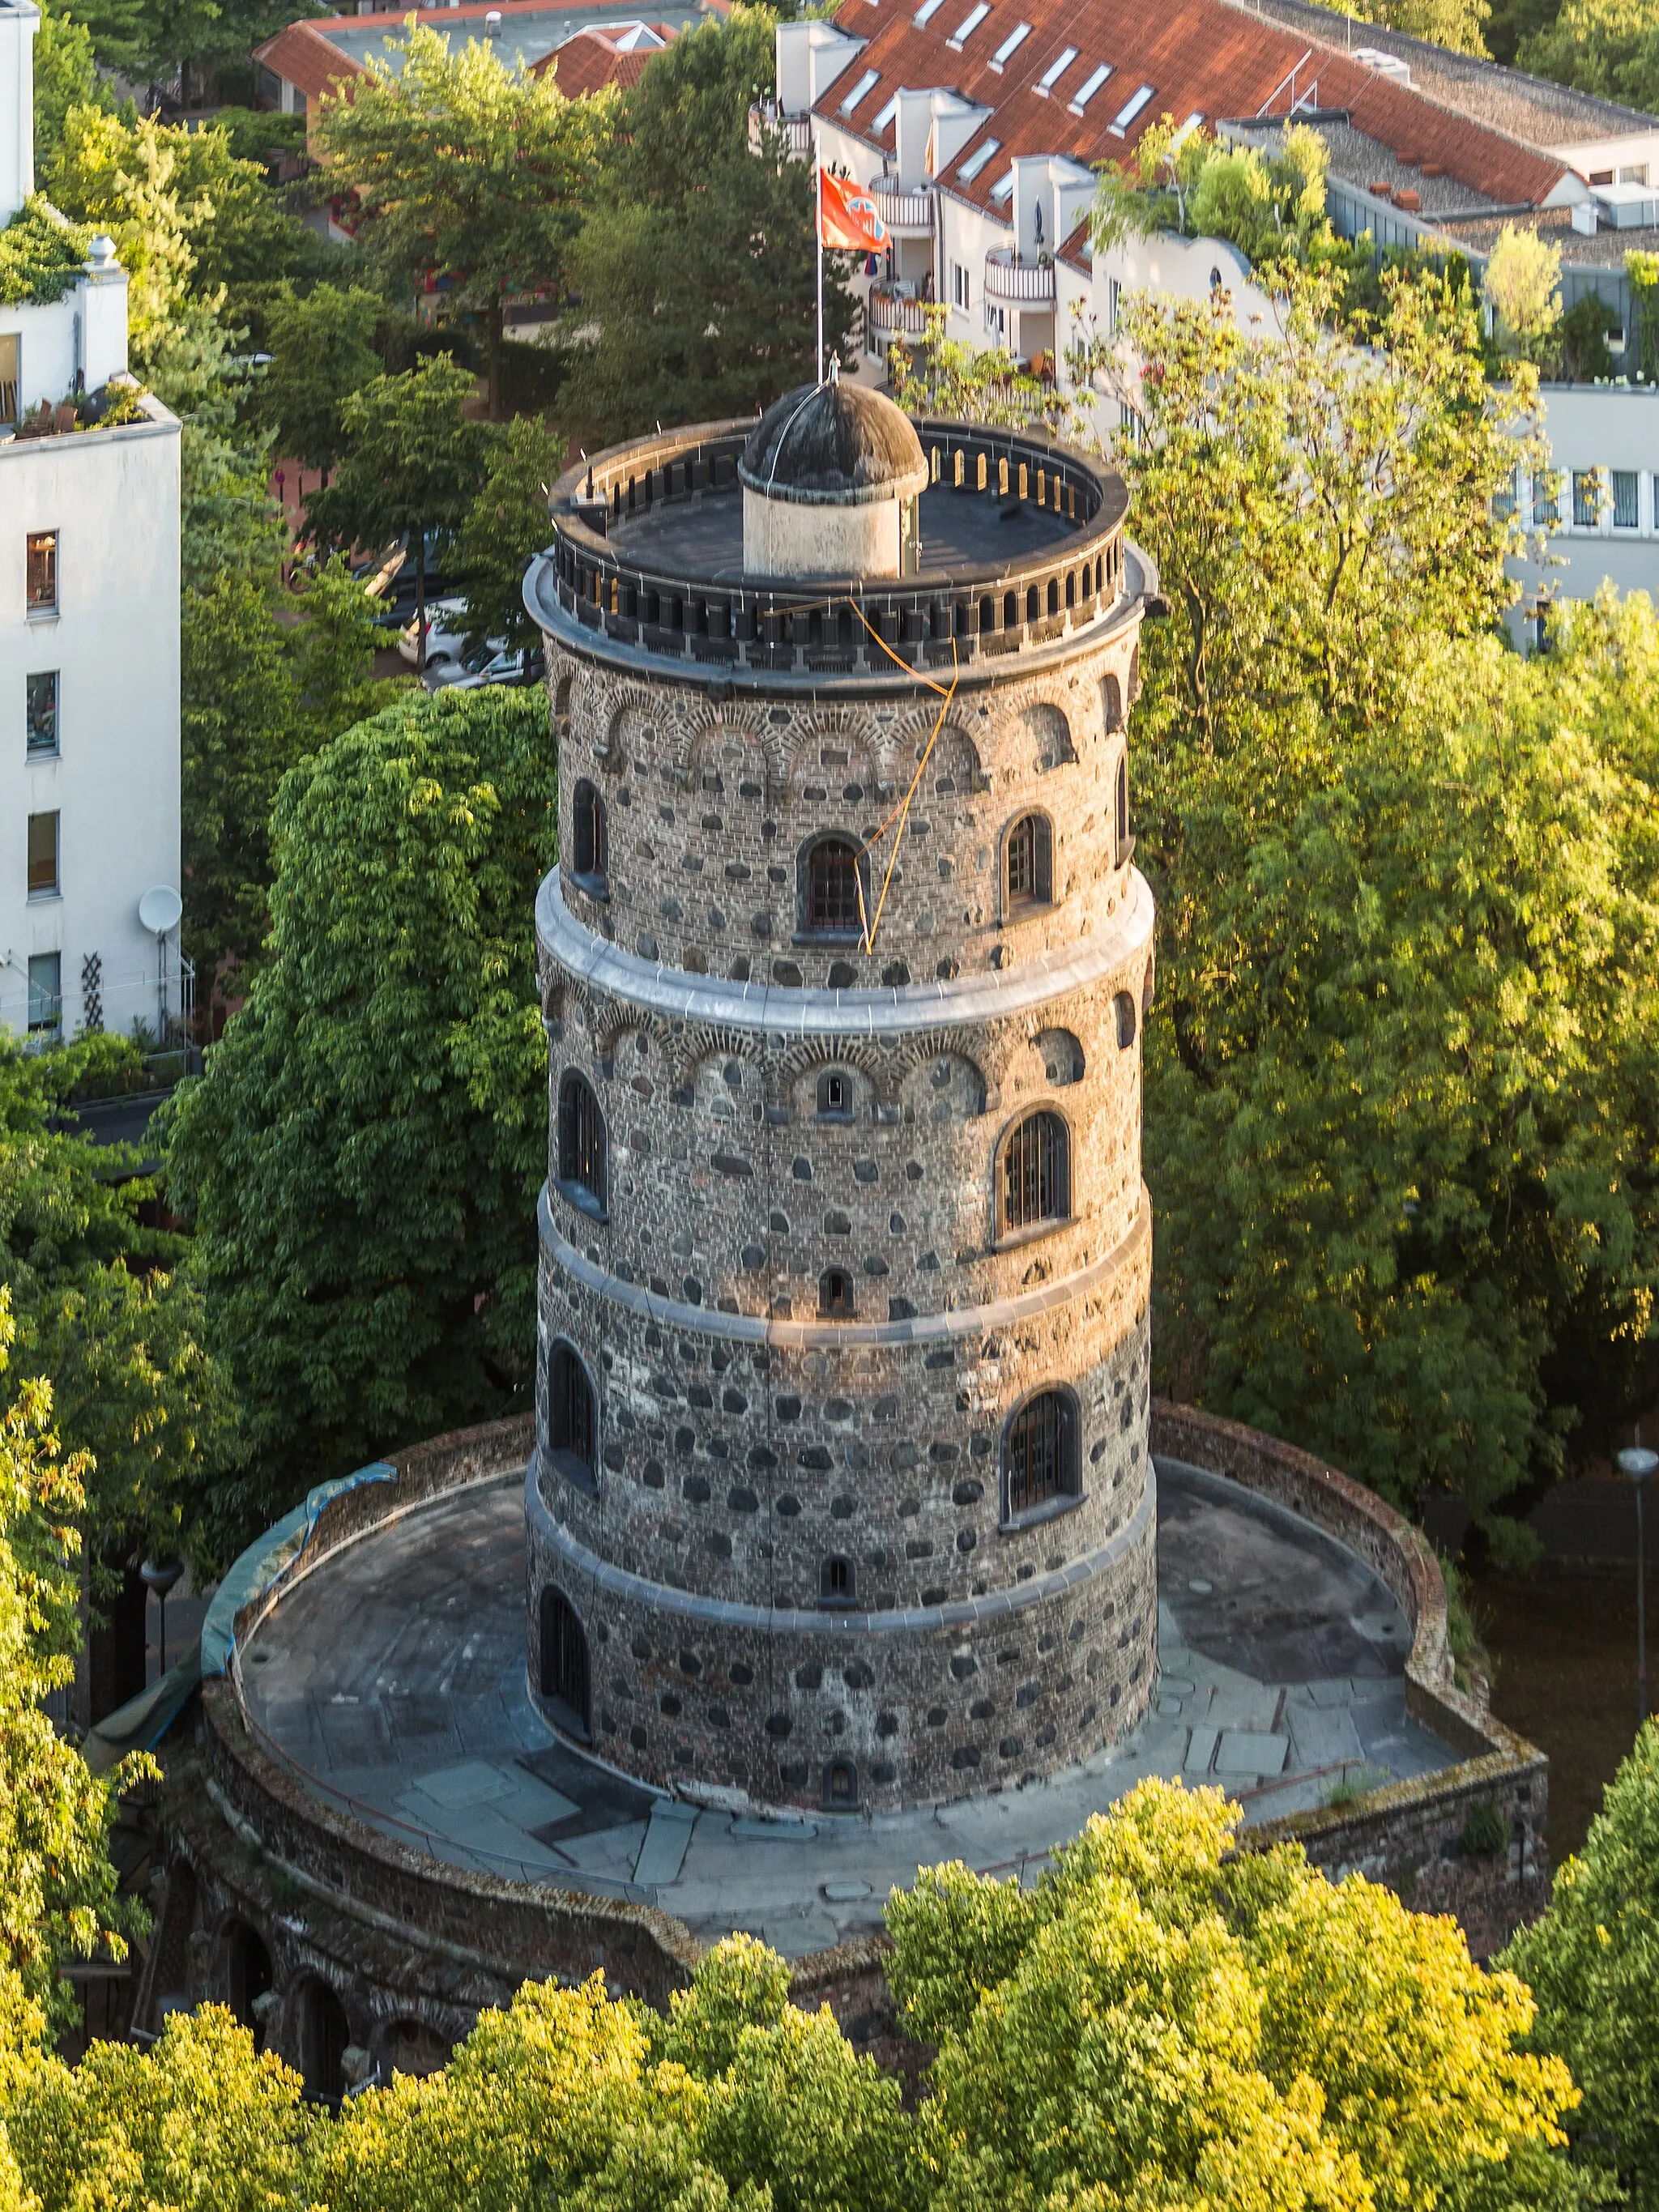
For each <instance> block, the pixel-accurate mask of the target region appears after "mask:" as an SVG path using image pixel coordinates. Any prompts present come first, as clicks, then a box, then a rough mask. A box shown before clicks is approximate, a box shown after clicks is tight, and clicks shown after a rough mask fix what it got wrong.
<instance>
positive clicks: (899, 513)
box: [738, 374, 927, 576]
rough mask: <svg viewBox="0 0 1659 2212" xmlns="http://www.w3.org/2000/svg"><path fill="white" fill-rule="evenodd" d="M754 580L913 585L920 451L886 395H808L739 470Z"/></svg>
mask: <svg viewBox="0 0 1659 2212" xmlns="http://www.w3.org/2000/svg"><path fill="white" fill-rule="evenodd" d="M738 478H739V480H740V482H741V483H742V485H743V565H744V571H745V573H746V574H750V575H751V576H900V575H914V574H915V572H916V570H917V568H919V567H920V565H921V529H920V526H919V513H920V509H919V506H918V502H919V501H920V499H921V493H922V489H923V487H924V486H925V485H926V483H927V460H926V458H925V457H924V455H923V453H922V450H921V441H920V440H919V439H918V438H917V436H916V434H915V430H914V429H913V428H912V427H911V425H910V422H909V421H908V417H907V416H904V415H903V414H902V413H901V412H900V410H899V409H898V408H896V406H895V405H894V404H893V403H892V401H891V400H890V399H886V398H883V396H882V395H881V393H880V392H867V391H865V390H863V389H862V388H860V386H857V385H853V384H843V383H842V382H841V380H840V379H839V377H838V376H836V375H835V374H831V377H830V380H829V382H828V383H827V384H817V385H811V384H809V385H805V386H801V387H800V388H799V390H797V391H794V392H787V393H786V394H785V396H784V397H783V398H781V399H779V400H775V401H774V402H773V404H772V405H771V406H770V407H769V408H768V409H767V410H766V412H765V414H764V415H763V416H762V417H761V419H760V421H759V422H758V423H757V425H756V426H755V432H754V435H753V436H752V437H751V438H750V441H749V443H748V445H747V446H746V447H745V448H744V454H743V458H742V459H741V460H740V461H739V462H738Z"/></svg>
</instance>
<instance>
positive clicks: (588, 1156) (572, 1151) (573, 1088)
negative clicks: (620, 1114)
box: [559, 1068, 605, 1220]
mask: <svg viewBox="0 0 1659 2212" xmlns="http://www.w3.org/2000/svg"><path fill="white" fill-rule="evenodd" d="M559 1187H560V1188H561V1189H562V1191H563V1192H564V1194H565V1196H566V1197H567V1198H568V1199H571V1200H574V1202H575V1203H576V1205H578V1206H580V1207H582V1209H583V1210H584V1212H588V1213H596V1214H598V1215H599V1218H600V1219H601V1220H603V1219H604V1218H605V1116H604V1115H603V1114H601V1113H600V1111H599V1100H598V1099H597V1098H596V1097H594V1096H593V1090H592V1085H591V1084H590V1083H589V1082H588V1080H587V1079H586V1076H582V1075H579V1074H578V1073H576V1071H575V1070H574V1068H572V1069H571V1070H570V1071H569V1072H568V1074H567V1075H566V1076H565V1078H564V1080H563V1081H562V1083H561V1084H560V1085H559Z"/></svg>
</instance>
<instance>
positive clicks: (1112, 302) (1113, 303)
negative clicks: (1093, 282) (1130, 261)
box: [1106, 276, 1123, 333]
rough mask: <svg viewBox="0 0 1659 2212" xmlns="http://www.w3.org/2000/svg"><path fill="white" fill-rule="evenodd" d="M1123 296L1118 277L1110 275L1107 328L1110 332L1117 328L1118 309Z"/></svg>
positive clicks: (1108, 280)
mask: <svg viewBox="0 0 1659 2212" xmlns="http://www.w3.org/2000/svg"><path fill="white" fill-rule="evenodd" d="M1122 297H1123V295H1122V292H1121V289H1119V285H1118V281H1117V279H1116V277H1115V276H1109V277H1108V278H1107V279H1106V329H1107V331H1108V333H1110V332H1112V331H1115V330H1116V328H1117V318H1118V310H1119V307H1120V306H1121V301H1122Z"/></svg>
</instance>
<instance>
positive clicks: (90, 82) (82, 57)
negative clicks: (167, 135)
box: [34, 0, 137, 177]
mask: <svg viewBox="0 0 1659 2212" xmlns="http://www.w3.org/2000/svg"><path fill="white" fill-rule="evenodd" d="M118 106H119V103H118V100H117V99H116V96H115V93H114V91H113V89H112V87H111V85H110V83H109V81H108V79H107V78H106V77H104V76H100V74H99V70H98V63H97V59H96V57H95V56H94V52H93V45H92V33H91V32H90V31H89V30H88V28H87V27H86V24H85V22H84V21H82V19H81V18H80V17H79V16H78V15H70V13H69V11H68V9H66V8H59V7H54V6H53V5H52V3H51V0H42V5H41V9H40V30H39V31H38V33H36V34H35V40H34V167H35V173H36V174H37V175H39V176H42V177H44V176H45V174H46V171H47V169H48V168H49V167H50V166H51V164H52V160H53V157H54V156H55V155H56V154H57V151H58V146H59V144H60V143H61V142H62V139H63V136H64V121H65V119H66V118H67V117H68V115H69V112H70V109H71V108H72V107H90V108H94V109H97V108H102V109H105V110H106V111H108V112H111V113H114V112H116V110H117V109H118ZM125 119H126V120H127V121H128V122H129V123H135V122H137V110H136V109H135V108H133V107H132V106H131V103H129V104H128V107H127V109H126V111H125Z"/></svg>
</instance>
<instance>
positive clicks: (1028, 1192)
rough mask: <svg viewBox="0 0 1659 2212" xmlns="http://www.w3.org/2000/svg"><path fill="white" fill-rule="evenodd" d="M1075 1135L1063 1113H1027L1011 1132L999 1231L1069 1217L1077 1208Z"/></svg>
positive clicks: (1000, 1185) (1001, 1183)
mask: <svg viewBox="0 0 1659 2212" xmlns="http://www.w3.org/2000/svg"><path fill="white" fill-rule="evenodd" d="M1071 1151H1072V1148H1071V1139H1070V1133H1069V1132H1068V1130H1067V1129H1066V1124H1065V1122H1064V1121H1063V1120H1062V1119H1061V1118H1060V1115H1058V1114H1051V1113H1048V1112H1046V1111H1045V1112H1042V1113H1037V1114H1028V1115H1026V1117H1025V1119H1024V1121H1020V1122H1018V1123H1017V1124H1016V1125H1015V1127H1013V1128H1012V1130H1010V1132H1009V1133H1008V1135H1007V1137H1006V1139H1005V1141H1004V1144H1003V1147H1002V1170H1001V1173H1000V1175H999V1176H998V1178H997V1183H998V1212H999V1213H1000V1217H1001V1218H1000V1223H999V1228H1000V1232H1001V1233H1002V1234H1003V1235H1004V1236H1006V1235H1007V1234H1009V1232H1010V1231H1013V1230H1016V1229H1029V1228H1030V1227H1032V1226H1033V1225H1034V1224H1036V1223H1037V1222H1040V1221H1064V1220H1065V1219H1066V1216H1067V1215H1068V1214H1069V1213H1070V1212H1071V1210H1072V1158H1071Z"/></svg>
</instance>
